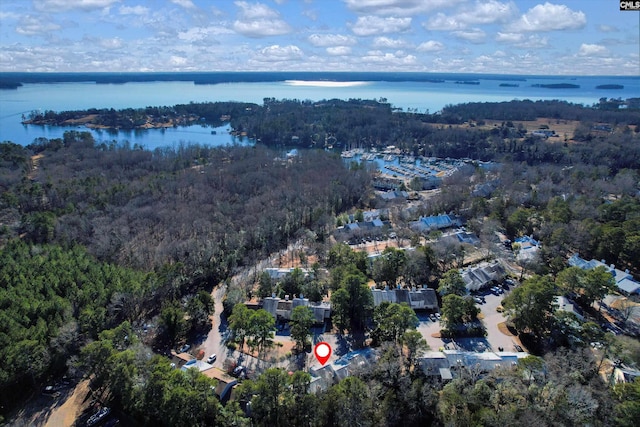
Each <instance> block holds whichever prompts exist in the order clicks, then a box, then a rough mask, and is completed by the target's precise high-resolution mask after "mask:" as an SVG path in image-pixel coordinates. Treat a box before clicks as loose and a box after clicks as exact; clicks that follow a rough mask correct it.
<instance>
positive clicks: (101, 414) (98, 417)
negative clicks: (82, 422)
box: [87, 406, 111, 427]
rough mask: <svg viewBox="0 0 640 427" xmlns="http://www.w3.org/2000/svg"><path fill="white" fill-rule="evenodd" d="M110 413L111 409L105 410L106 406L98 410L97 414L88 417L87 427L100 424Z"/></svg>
mask: <svg viewBox="0 0 640 427" xmlns="http://www.w3.org/2000/svg"><path fill="white" fill-rule="evenodd" d="M110 413H111V409H109V408H107V407H106V406H105V407H104V408H101V409H100V410H98V412H96V413H95V414H93V415H91V416H90V417H89V419H88V420H87V427H91V426H94V425H96V424H98V423H100V422H101V421H102V420H104V419H105V418H106V417H107V415H109V414H110Z"/></svg>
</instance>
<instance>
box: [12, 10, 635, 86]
mask: <svg viewBox="0 0 640 427" xmlns="http://www.w3.org/2000/svg"><path fill="white" fill-rule="evenodd" d="M639 24H640V12H638V11H621V10H620V4H619V1H618V0H558V1H554V2H543V1H535V0H533V1H532V0H513V1H502V0H484V1H477V0H261V1H252V0H238V1H233V0H147V1H143V0H0V71H33V72H35V71H44V72H70V71H73V72H96V71H105V72H127V71H130V72H139V71H144V72H146V71H157V72H160V71H164V72H167V71H390V72H391V71H392V72H398V71H407V72H457V73H458V72H463V73H498V74H529V75H531V74H535V75H540V74H543V75H635V76H640V28H639Z"/></svg>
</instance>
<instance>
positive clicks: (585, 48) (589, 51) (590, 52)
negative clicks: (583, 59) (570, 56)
mask: <svg viewBox="0 0 640 427" xmlns="http://www.w3.org/2000/svg"><path fill="white" fill-rule="evenodd" d="M578 55H579V56H606V55H609V51H608V50H607V48H606V47H604V46H602V45H599V44H587V43H582V44H581V45H580V50H579V51H578Z"/></svg>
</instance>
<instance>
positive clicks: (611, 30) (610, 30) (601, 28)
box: [598, 24, 620, 33]
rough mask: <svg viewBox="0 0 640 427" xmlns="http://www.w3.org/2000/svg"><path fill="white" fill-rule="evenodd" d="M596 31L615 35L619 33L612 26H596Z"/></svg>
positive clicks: (616, 28) (617, 29)
mask: <svg viewBox="0 0 640 427" xmlns="http://www.w3.org/2000/svg"><path fill="white" fill-rule="evenodd" d="M598 31H600V32H602V33H617V32H618V31H620V29H619V28H618V27H615V26H613V25H604V24H600V25H598Z"/></svg>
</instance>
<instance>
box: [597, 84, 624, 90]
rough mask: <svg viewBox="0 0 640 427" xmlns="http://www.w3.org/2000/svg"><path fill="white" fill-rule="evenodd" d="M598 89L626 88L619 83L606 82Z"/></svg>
mask: <svg viewBox="0 0 640 427" xmlns="http://www.w3.org/2000/svg"><path fill="white" fill-rule="evenodd" d="M596 89H624V86H623V85H617V84H606V85H598V86H596Z"/></svg>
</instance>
